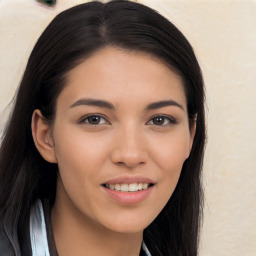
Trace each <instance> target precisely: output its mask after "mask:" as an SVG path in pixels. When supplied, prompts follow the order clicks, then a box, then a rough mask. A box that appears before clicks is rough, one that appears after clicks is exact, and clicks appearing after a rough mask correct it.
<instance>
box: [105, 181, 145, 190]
mask: <svg viewBox="0 0 256 256" xmlns="http://www.w3.org/2000/svg"><path fill="white" fill-rule="evenodd" d="M104 185H105V187H106V188H109V189H111V190H117V191H122V192H137V191H140V190H145V189H147V188H148V187H149V186H150V184H149V183H131V184H120V183H116V184H104Z"/></svg>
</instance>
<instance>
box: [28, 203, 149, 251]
mask: <svg viewBox="0 0 256 256" xmlns="http://www.w3.org/2000/svg"><path fill="white" fill-rule="evenodd" d="M30 240H31V247H32V256H50V252H49V246H48V241H47V233H46V224H45V219H44V211H43V206H42V202H41V201H40V200H38V201H37V203H36V204H35V205H34V206H33V207H32V208H31V211H30ZM142 249H143V250H144V252H145V254H146V255H147V256H151V254H150V252H149V250H148V248H147V246H146V245H145V243H144V242H143V243H142Z"/></svg>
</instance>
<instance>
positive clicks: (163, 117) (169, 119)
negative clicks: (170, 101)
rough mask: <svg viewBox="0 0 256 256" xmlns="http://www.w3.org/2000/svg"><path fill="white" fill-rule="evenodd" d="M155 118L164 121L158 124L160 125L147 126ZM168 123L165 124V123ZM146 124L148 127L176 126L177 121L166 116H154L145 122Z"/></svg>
mask: <svg viewBox="0 0 256 256" xmlns="http://www.w3.org/2000/svg"><path fill="white" fill-rule="evenodd" d="M157 118H162V119H163V120H164V124H160V125H157V124H154V123H152V124H149V123H150V122H153V120H154V119H157ZM166 121H167V122H168V123H167V124H166V123H165V122H166ZM147 124H149V125H156V126H167V125H171V124H177V120H176V118H174V117H172V116H168V115H155V116H153V117H151V119H150V120H149V121H148V122H147Z"/></svg>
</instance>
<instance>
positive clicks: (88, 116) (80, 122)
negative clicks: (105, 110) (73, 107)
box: [78, 114, 110, 126]
mask: <svg viewBox="0 0 256 256" xmlns="http://www.w3.org/2000/svg"><path fill="white" fill-rule="evenodd" d="M93 117H96V118H100V119H104V120H105V122H104V124H106V123H107V124H110V122H108V121H107V119H106V118H105V117H104V116H102V115H99V114H92V115H87V116H84V117H82V118H81V119H80V120H79V122H78V123H79V124H87V125H94V126H96V125H104V124H100V123H96V124H91V123H89V122H88V119H89V118H93ZM86 121H87V122H86Z"/></svg>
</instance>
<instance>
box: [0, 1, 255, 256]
mask: <svg viewBox="0 0 256 256" xmlns="http://www.w3.org/2000/svg"><path fill="white" fill-rule="evenodd" d="M82 2H85V1H79V0H76V1H75V0H70V1H68V0H59V1H58V4H57V6H56V8H54V9H51V8H45V7H43V6H42V5H39V4H37V3H36V2H35V1H33V0H0V132H2V130H3V126H4V124H5V122H6V120H7V116H8V112H9V110H10V108H11V107H10V105H9V106H8V103H9V102H10V101H11V99H12V98H13V95H14V93H15V90H16V88H17V85H18V84H19V81H20V79H21V76H22V73H23V71H24V68H25V63H26V60H27V58H28V54H29V53H30V51H31V48H32V47H33V45H34V43H35V41H36V39H37V38H38V36H39V35H40V33H41V32H42V30H43V28H44V27H45V26H46V25H47V24H48V23H49V22H50V20H51V19H52V18H53V17H54V15H55V14H56V13H57V12H59V11H60V10H62V9H65V8H67V7H69V6H72V5H75V4H77V3H82ZM138 2H141V3H145V4H147V5H149V6H152V7H154V8H155V9H157V10H158V11H159V12H160V13H162V14H163V15H165V16H166V17H168V18H169V19H170V20H171V21H172V22H173V23H174V24H176V25H177V26H178V27H179V28H180V29H181V31H182V32H183V33H184V34H185V35H186V36H187V38H188V39H189V40H190V42H191V44H192V45H193V47H194V49H195V52H196V54H197V56H198V59H199V62H200V64H201V67H202V70H203V73H204V77H205V84H206V89H207V105H208V106H207V107H208V112H207V119H208V145H207V151H206V158H205V165H204V187H205V195H206V202H205V221H204V226H203V232H202V239H201V250H200V251H201V252H200V256H256V33H255V32H256V31H255V27H256V1H255V0H251V1H249V0H241V1H232V0H222V1H216V0H212V1H210V0H208V1H203V0H201V1H199V0H182V1H180V0H165V1H164V0H160V1H158V0H141V1H138Z"/></svg>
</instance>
